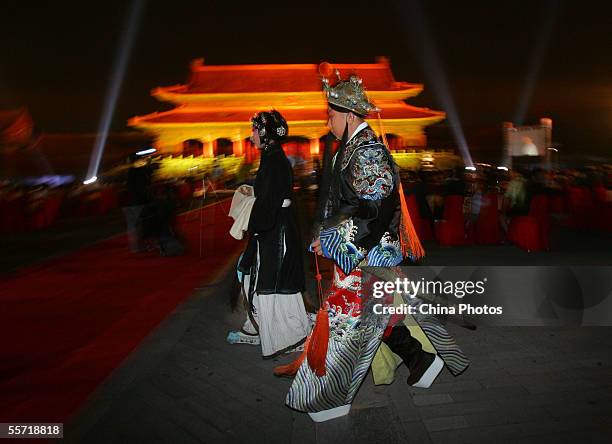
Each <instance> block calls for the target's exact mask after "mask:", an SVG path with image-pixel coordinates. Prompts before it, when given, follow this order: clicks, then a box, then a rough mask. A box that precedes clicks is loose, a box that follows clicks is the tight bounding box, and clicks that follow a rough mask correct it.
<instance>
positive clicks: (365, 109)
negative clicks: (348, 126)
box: [319, 62, 381, 116]
mask: <svg viewBox="0 0 612 444" xmlns="http://www.w3.org/2000/svg"><path fill="white" fill-rule="evenodd" d="M334 72H335V74H336V77H337V78H338V82H337V83H336V84H335V85H334V86H331V85H330V82H329V77H330V75H331V74H332V73H334ZM319 74H320V75H321V81H322V82H323V91H324V92H325V95H326V96H327V102H328V103H329V104H331V105H334V106H336V107H338V108H342V109H345V110H347V111H352V112H354V113H355V114H358V115H360V116H367V115H368V114H370V113H371V112H380V111H381V110H380V109H379V108H378V107H377V106H376V105H374V104H373V103H371V102H370V101H369V100H368V96H367V95H366V93H365V89H364V87H363V82H362V80H361V78H360V77H358V76H356V75H351V76H350V77H349V78H348V80H342V78H341V77H340V71H338V70H337V69H336V70H334V69H333V67H332V66H331V65H330V64H329V63H327V62H323V63H321V64H320V65H319Z"/></svg>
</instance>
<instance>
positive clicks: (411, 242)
mask: <svg viewBox="0 0 612 444" xmlns="http://www.w3.org/2000/svg"><path fill="white" fill-rule="evenodd" d="M378 124H379V125H380V133H381V135H382V139H383V143H384V144H385V146H386V147H387V149H389V144H388V143H387V135H386V132H385V128H384V126H383V121H382V117H380V112H379V113H378ZM389 153H391V150H389ZM398 191H399V195H400V204H401V207H402V218H401V221H400V230H399V235H400V244H401V247H402V255H403V256H404V257H406V256H409V255H411V256H412V257H413V258H414V260H415V261H416V260H418V259H420V258H422V257H423V256H425V249H424V248H423V245H421V241H420V240H419V237H418V236H417V233H416V230H415V229H414V225H413V224H412V219H410V213H409V212H408V205H406V197H405V196H404V189H403V187H402V181H401V180H400V181H399V190H398Z"/></svg>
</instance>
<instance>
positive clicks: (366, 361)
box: [277, 74, 442, 421]
mask: <svg viewBox="0 0 612 444" xmlns="http://www.w3.org/2000/svg"><path fill="white" fill-rule="evenodd" d="M338 77H339V74H338ZM323 81H324V90H325V92H326V94H327V99H328V106H329V107H328V114H329V120H328V127H329V128H330V130H331V132H332V133H333V134H334V136H336V137H337V138H339V139H341V144H340V147H339V148H338V151H337V153H336V155H335V156H334V158H333V160H332V162H331V168H330V169H331V171H332V174H331V175H329V172H328V173H327V174H326V173H324V175H326V176H327V177H331V183H330V184H329V187H327V185H326V184H325V181H324V184H323V186H322V190H321V195H320V197H319V198H320V199H323V202H324V205H322V206H321V207H320V208H321V210H322V215H321V217H320V220H321V224H320V229H319V233H318V238H317V239H315V240H314V241H313V243H312V245H311V250H312V251H315V252H316V253H317V254H319V255H322V256H325V257H327V258H330V259H332V260H333V261H334V262H335V267H334V280H333V283H332V288H331V290H330V292H329V296H328V298H327V299H326V301H325V303H324V305H323V309H324V310H325V311H326V312H327V318H328V321H329V339H328V342H327V344H326V346H325V347H324V348H325V350H326V356H325V359H324V362H323V363H322V365H319V368H317V365H316V364H315V365H312V362H311V359H310V358H311V354H312V353H313V342H315V341H317V339H316V337H315V336H316V333H313V335H312V336H311V338H309V341H310V343H309V344H307V352H305V355H306V356H307V357H308V360H305V359H304V360H303V362H302V363H301V365H300V367H299V370H298V371H297V374H296V376H295V379H294V381H293V384H292V386H291V388H290V390H289V394H288V395H287V401H286V402H287V405H288V406H289V407H291V408H294V409H296V410H300V411H305V412H308V413H309V415H310V416H311V418H312V419H313V420H315V421H326V420H328V419H332V418H336V417H339V416H343V415H346V414H347V413H348V412H349V410H350V406H351V403H352V401H353V398H354V396H355V394H356V392H357V389H358V388H359V386H360V385H361V383H362V381H363V378H364V377H365V375H366V373H367V371H368V368H369V366H370V364H371V362H372V359H373V358H374V355H375V353H376V351H377V350H378V347H379V345H380V342H381V339H382V340H383V341H385V343H387V345H388V346H389V347H390V348H391V350H393V351H394V352H395V353H396V354H398V355H399V356H401V357H402V359H403V360H404V362H405V363H406V365H408V367H409V368H410V377H409V379H408V383H409V384H412V385H415V386H422V387H427V386H429V385H430V384H431V383H432V382H433V380H434V379H435V377H436V376H437V375H438V373H439V372H440V370H441V369H442V361H441V360H440V358H439V357H437V356H436V355H435V354H432V353H426V352H424V351H423V350H422V347H421V344H420V343H419V342H418V341H417V340H415V339H414V338H412V336H411V335H410V332H409V331H408V330H407V329H406V327H405V326H404V325H403V324H402V325H401V326H398V327H396V328H390V329H389V331H388V332H387V333H388V334H387V335H385V337H384V338H383V333H384V332H385V328H386V327H387V324H388V321H389V316H384V315H375V314H374V313H373V310H372V304H373V303H374V301H373V298H372V297H371V295H369V294H365V292H363V291H362V274H361V273H362V272H361V269H360V267H362V266H366V265H367V266H370V267H394V266H397V265H399V264H400V263H401V262H402V260H403V258H404V256H405V255H406V256H408V257H410V258H411V259H412V260H416V259H418V258H419V257H420V256H422V254H423V250H422V247H421V245H420V243H419V241H418V239H417V238H416V234H415V233H414V229H413V228H412V231H411V232H410V233H409V230H408V229H407V227H406V223H410V222H409V221H406V220H404V218H403V217H402V213H403V211H402V205H401V198H400V191H399V190H400V187H401V185H400V180H399V174H398V170H397V167H396V165H395V163H394V162H393V159H392V157H391V154H390V153H389V151H388V149H387V148H386V146H385V145H384V144H382V143H381V142H380V141H379V140H378V138H377V137H376V135H375V133H374V131H373V130H372V129H371V128H370V127H369V126H368V124H367V123H366V122H365V121H364V117H365V116H366V115H367V114H369V113H370V112H371V111H377V109H376V107H375V106H374V105H372V104H371V103H370V102H369V101H368V99H367V97H366V95H365V92H364V90H363V87H362V85H361V80H360V79H359V78H357V77H355V76H351V77H350V79H349V80H347V81H343V80H339V82H338V83H337V84H336V85H335V86H333V87H332V86H330V85H329V83H328V81H327V79H326V78H325V77H324V79H323ZM326 163H327V164H329V162H325V159H324V164H326ZM406 216H407V214H406ZM410 236H411V237H412V238H411V239H409V238H408V237H410ZM323 319H324V318H323ZM319 322H320V318H319V317H318V318H317V326H315V331H316V330H317V329H318V327H319ZM320 347H321V346H320V344H318V345H316V346H315V348H319V349H320ZM312 361H316V359H315V358H313V359H312ZM312 367H315V368H314V369H313V368H312ZM321 367H322V368H321ZM279 369H280V370H279V371H277V374H282V370H283V369H282V368H279Z"/></svg>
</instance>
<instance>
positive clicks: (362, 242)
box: [320, 144, 395, 273]
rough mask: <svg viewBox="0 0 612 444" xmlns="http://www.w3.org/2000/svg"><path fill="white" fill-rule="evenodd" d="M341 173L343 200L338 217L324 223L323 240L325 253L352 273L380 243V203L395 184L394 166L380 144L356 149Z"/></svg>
mask: <svg viewBox="0 0 612 444" xmlns="http://www.w3.org/2000/svg"><path fill="white" fill-rule="evenodd" d="M341 173H342V178H341V186H342V190H343V204H342V206H341V208H340V209H339V211H338V212H337V214H336V215H335V217H334V219H335V220H333V221H328V223H327V224H324V227H323V229H322V230H321V233H320V241H321V248H322V250H323V254H324V256H326V257H328V258H331V259H333V260H334V261H335V262H336V263H337V264H338V266H339V267H340V268H342V270H343V271H344V272H345V273H349V272H350V271H352V270H353V269H354V268H355V267H357V266H358V265H359V262H361V261H362V260H363V259H364V258H365V257H366V256H367V255H368V252H369V251H370V250H371V249H372V248H374V247H375V246H377V245H378V244H379V241H380V237H381V235H382V232H381V230H380V227H379V226H378V225H379V224H380V223H381V220H379V219H380V216H381V206H382V202H383V200H384V199H386V198H388V197H389V196H390V195H391V193H392V192H393V189H394V186H395V185H394V184H395V181H394V166H393V163H392V161H391V159H390V156H389V153H388V151H387V150H386V149H385V147H384V146H383V145H378V144H377V145H373V146H368V147H363V148H359V149H357V150H356V151H355V152H354V153H353V156H352V157H351V159H350V161H349V162H348V165H347V166H346V168H344V169H343V170H342V172H341ZM385 228H386V227H385ZM383 231H384V229H383Z"/></svg>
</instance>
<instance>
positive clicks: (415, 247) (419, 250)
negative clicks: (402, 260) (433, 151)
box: [398, 182, 425, 260]
mask: <svg viewBox="0 0 612 444" xmlns="http://www.w3.org/2000/svg"><path fill="white" fill-rule="evenodd" d="M398 191H399V195H400V203H401V207H402V219H401V222H400V233H399V234H400V243H401V246H402V254H403V255H404V256H407V255H408V254H411V255H412V256H413V257H414V260H417V259H420V258H422V257H423V256H425V249H424V248H423V245H421V241H420V240H419V236H417V233H416V230H415V229H414V225H413V224H412V219H411V218H410V213H409V212H408V205H407V204H406V196H404V188H403V187H402V182H400V183H399V190H398Z"/></svg>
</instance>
